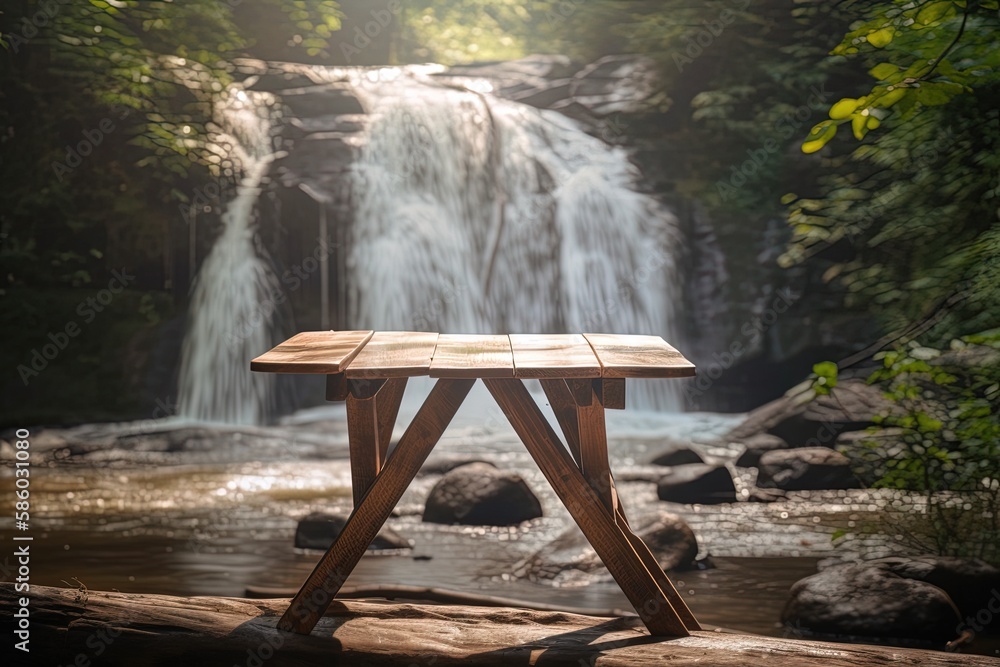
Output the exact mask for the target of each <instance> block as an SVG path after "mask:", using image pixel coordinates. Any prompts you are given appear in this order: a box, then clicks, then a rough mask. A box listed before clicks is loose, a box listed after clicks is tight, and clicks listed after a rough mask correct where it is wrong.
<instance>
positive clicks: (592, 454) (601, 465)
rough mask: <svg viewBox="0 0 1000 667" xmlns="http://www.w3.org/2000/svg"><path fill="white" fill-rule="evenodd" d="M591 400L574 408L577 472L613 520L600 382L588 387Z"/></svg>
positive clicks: (609, 469) (596, 381)
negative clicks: (578, 442)
mask: <svg viewBox="0 0 1000 667" xmlns="http://www.w3.org/2000/svg"><path fill="white" fill-rule="evenodd" d="M588 389H589V390H590V400H589V401H587V402H586V403H585V404H581V402H580V401H579V400H578V401H577V404H576V423H577V425H578V428H579V437H580V472H582V473H583V477H584V479H586V480H587V483H588V484H590V488H592V489H593V490H594V491H595V492H596V493H597V495H598V497H599V498H600V499H601V502H602V503H604V506H605V507H606V508H607V509H608V512H610V514H611V516H612V517H614V516H615V499H614V495H613V494H612V492H611V465H610V463H609V462H608V436H607V431H606V430H605V426H604V404H603V403H601V381H600V380H592V381H591V383H590V387H588Z"/></svg>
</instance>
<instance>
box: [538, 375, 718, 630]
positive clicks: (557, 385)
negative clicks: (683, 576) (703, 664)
mask: <svg viewBox="0 0 1000 667" xmlns="http://www.w3.org/2000/svg"><path fill="white" fill-rule="evenodd" d="M541 382H542V388H543V389H544V390H545V395H546V396H547V397H548V399H549V404H550V405H551V406H552V411H553V412H554V413H555V415H556V419H557V421H558V422H559V426H560V428H561V429H562V432H563V435H564V436H565V438H566V443H567V445H568V446H569V449H570V451H576V452H577V455H576V458H577V461H580V460H581V457H580V452H581V446H580V441H581V438H582V437H583V434H582V430H583V429H582V428H581V422H580V421H579V419H578V416H577V415H578V412H577V411H576V410H575V408H574V404H575V401H574V396H575V394H574V393H573V392H571V391H570V390H569V388H568V387H567V386H566V383H565V382H564V381H562V380H542V381H541ZM602 384H603V383H602ZM602 389H603V387H602ZM577 393H580V392H577ZM622 394H624V392H622ZM601 421H602V426H603V418H602V419H601ZM602 430H603V429H602ZM606 448H607V445H605V452H606V451H607V449H606ZM605 460H607V456H606V454H605ZM581 467H582V466H581ZM603 480H607V481H606V482H605V481H603ZM587 481H588V482H589V483H590V484H591V486H594V485H595V483H596V485H597V486H596V487H595V488H594V490H595V491H596V492H597V493H599V494H600V493H601V491H602V489H605V488H610V491H611V496H612V502H613V506H614V508H615V509H614V514H613V516H614V519H615V522H616V523H617V525H618V528H619V529H620V530H621V531H622V534H623V535H624V536H625V538H626V539H627V540H628V542H629V544H630V545H631V546H632V548H633V550H634V551H635V553H636V555H637V556H638V557H639V559H640V560H641V561H642V564H643V566H644V567H645V568H646V570H647V571H648V572H649V574H650V576H651V577H653V579H654V580H655V581H656V584H657V586H658V587H659V588H660V590H661V591H662V592H663V594H664V596H665V597H666V598H667V599H668V600H670V604H672V605H673V607H674V609H675V610H676V611H677V614H678V615H679V616H680V617H681V619H683V621H684V625H685V626H687V629H688V630H701V625H700V624H699V623H698V620H697V619H696V618H695V616H694V614H693V613H692V612H691V609H690V608H689V607H688V606H687V603H686V602H684V598H682V597H681V596H680V593H678V592H677V589H676V588H675V587H674V585H673V582H671V581H670V578H669V577H668V576H667V574H666V573H665V572H664V571H663V568H661V567H660V564H659V562H657V560H656V556H654V555H653V553H652V552H651V551H650V550H649V547H647V546H646V544H645V543H644V542H643V541H642V540H641V539H640V538H639V536H637V535H636V534H635V533H633V532H632V529H631V527H630V526H629V522H628V518H627V517H626V516H625V509H624V507H623V506H622V505H621V503H620V502H619V501H618V492H617V490H616V489H615V482H614V476H613V475H612V474H611V471H610V466H609V467H608V476H607V477H606V478H603V479H596V480H595V479H591V478H588V479H587Z"/></svg>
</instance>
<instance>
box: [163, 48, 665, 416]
mask: <svg viewBox="0 0 1000 667" xmlns="http://www.w3.org/2000/svg"><path fill="white" fill-rule="evenodd" d="M386 72H392V73H394V75H392V74H390V75H384V74H385V72H379V73H378V74H379V75H378V76H370V75H371V73H372V72H371V71H369V70H361V69H356V70H351V69H346V70H345V69H334V70H317V75H320V74H322V75H323V76H326V77H328V78H330V79H331V80H337V81H339V82H343V81H349V82H350V83H351V85H352V88H353V92H354V93H355V94H356V95H357V96H358V98H359V100H360V101H361V102H362V103H363V104H364V105H365V107H366V116H365V118H366V121H365V128H364V130H363V132H362V140H361V148H360V156H359V157H358V159H357V161H356V163H355V164H354V165H353V168H352V171H351V175H350V188H349V189H350V193H349V195H348V196H349V198H350V201H351V202H352V207H353V211H354V213H353V219H352V220H335V221H334V224H336V225H342V226H346V227H348V234H347V238H349V243H348V254H347V259H346V262H347V271H348V276H347V280H346V281H345V284H344V285H341V293H340V294H339V296H338V298H339V299H342V300H343V301H344V303H346V304H347V306H348V313H349V314H348V322H347V327H349V328H358V329H369V328H371V329H380V330H429V331H439V332H444V333H462V332H465V333H490V332H496V333H507V332H517V333H542V332H566V331H568V332H610V333H615V332H617V333H639V334H657V335H662V336H664V337H665V338H667V339H668V340H671V341H675V342H676V339H677V332H678V329H679V327H678V326H676V323H677V313H675V312H674V307H675V305H674V304H676V303H677V302H678V301H679V299H680V290H679V276H678V275H677V273H676V271H675V266H676V262H675V254H676V248H677V247H678V246H679V239H678V233H677V221H676V218H675V217H674V216H673V215H672V214H671V213H670V212H669V211H668V210H666V209H665V208H664V207H663V206H662V205H661V204H660V203H659V202H658V201H656V200H655V199H654V198H652V197H650V196H647V195H644V194H641V193H639V192H638V191H637V188H638V181H639V178H640V175H639V174H638V173H637V172H636V170H635V169H634V167H633V166H632V165H631V163H630V162H629V161H628V158H627V156H626V154H625V153H624V151H623V150H621V149H620V148H614V147H611V146H609V145H607V144H605V143H604V142H603V141H601V140H600V139H597V138H595V137H592V136H590V135H588V134H587V133H586V132H585V131H584V130H583V128H582V127H580V126H579V125H578V124H577V123H576V122H575V121H573V120H570V119H569V118H567V117H565V116H563V115H561V114H559V113H556V112H551V111H544V110H538V109H535V108H533V107H529V106H526V105H523V104H518V103H515V102H510V101H506V100H503V99H500V98H497V97H494V96H492V95H490V94H489V92H488V90H487V89H488V87H489V86H488V84H486V83H485V82H483V81H481V80H470V81H468V82H466V83H467V84H468V88H462V87H461V86H456V85H454V84H444V83H441V82H438V81H435V80H433V79H432V78H431V77H429V76H428V75H427V73H428V69H427V68H419V67H414V68H406V69H391V70H386ZM217 107H218V108H217V117H218V122H219V124H220V125H222V127H223V129H224V135H223V136H224V137H225V139H226V140H227V141H228V143H229V144H230V145H231V146H232V148H231V149H230V150H231V151H235V152H237V153H238V157H239V160H238V161H239V163H240V164H242V165H243V175H244V178H243V182H242V184H241V186H240V187H239V189H238V192H237V195H236V196H235V198H234V199H233V200H232V201H230V202H229V204H228V205H227V207H226V210H225V213H224V215H223V223H224V225H225V227H224V231H223V233H222V234H221V236H220V237H219V239H218V240H217V241H216V242H215V245H214V247H213V248H212V251H211V253H210V254H209V255H208V257H207V258H206V259H205V262H204V263H203V265H202V267H201V269H200V271H199V274H198V278H197V282H196V286H195V291H194V295H193V297H192V301H191V310H190V325H189V328H188V332H187V335H186V338H185V341H184V359H183V363H182V371H181V382H180V413H181V414H182V415H183V416H185V417H190V418H194V419H202V420H209V421H218V422H228V423H237V424H259V423H266V422H267V421H268V420H269V419H271V418H272V417H273V416H274V415H275V413H276V411H277V407H276V402H275V401H276V399H275V391H274V385H273V381H272V380H271V379H269V378H268V377H267V376H258V375H253V374H251V373H250V372H249V369H248V368H247V361H248V360H249V359H251V358H253V357H254V356H256V355H258V354H260V353H261V352H262V351H265V350H267V349H268V348H269V347H270V346H271V345H272V344H274V342H275V340H276V338H277V337H278V336H276V332H277V331H279V330H280V322H279V321H278V320H279V319H280V318H278V317H277V316H276V314H275V313H274V309H273V308H269V309H264V308H262V304H268V303H270V302H272V301H273V300H274V297H273V295H274V294H275V293H276V290H280V289H281V286H280V283H279V281H277V280H276V279H275V276H274V273H273V272H272V271H271V270H270V268H269V267H270V264H271V262H270V260H269V259H268V258H267V256H266V252H265V251H263V250H262V249H261V248H259V247H257V246H256V245H255V243H254V235H255V233H256V222H255V211H256V207H255V202H256V200H257V198H258V196H259V194H260V185H261V179H262V178H263V177H264V176H265V174H266V173H267V169H268V166H269V164H270V162H271V160H272V158H273V156H274V153H275V147H274V145H273V142H272V136H273V134H274V131H275V125H276V123H277V120H276V119H275V118H274V117H273V112H271V111H270V110H271V109H273V108H274V107H275V99H274V98H273V97H272V96H271V95H269V94H266V93H259V92H253V91H244V90H242V89H240V88H238V87H234V88H232V89H230V90H229V91H227V94H226V95H225V96H224V98H223V100H222V102H221V103H219V104H218V105H217ZM291 150H292V151H294V150H295V149H294V147H292V148H291ZM327 194H330V193H327ZM330 196H334V195H332V194H330ZM341 196H343V195H341ZM286 224H292V223H291V222H286ZM247 323H251V324H250V325H248V324H247ZM632 389H633V391H631V392H630V394H629V401H630V405H631V406H633V407H639V408H660V409H668V410H676V409H678V408H679V395H678V392H677V388H676V383H669V382H653V383H649V382H643V381H639V382H636V383H635V386H634V387H633V388H632Z"/></svg>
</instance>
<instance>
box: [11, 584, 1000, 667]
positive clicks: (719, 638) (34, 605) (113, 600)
mask: <svg viewBox="0 0 1000 667" xmlns="http://www.w3.org/2000/svg"><path fill="white" fill-rule="evenodd" d="M30 594H31V604H30V607H29V609H30V616H29V619H30V633H31V635H30V644H29V648H30V649H31V653H30V656H24V657H25V658H29V659H27V660H21V661H19V662H18V663H17V664H32V665H80V666H82V667H86V666H87V665H115V666H117V665H122V666H123V667H124V666H128V667H147V666H150V667H167V666H168V665H169V666H171V667H176V665H184V667H192V666H194V665H213V666H215V665H222V666H228V665H245V666H246V667H263V666H264V665H281V666H286V665H290V666H298V665H301V666H306V665H337V664H347V665H362V664H363V665H417V666H418V667H431V666H433V667H440V666H441V665H496V666H498V667H499V666H501V665H503V666H507V665H532V664H539V665H545V664H548V665H552V664H561V665H580V664H587V665H604V666H609V667H611V666H621V667H626V666H628V667H633V666H638V667H642V666H643V665H662V664H667V663H669V664H670V665H672V666H673V667H685V666H689V665H699V666H704V665H716V666H721V667H725V666H727V665H755V666H756V665H765V666H766V665H796V666H797V667H848V666H850V667H864V666H865V665H878V666H879V667H885V666H887V665H900V666H902V665H906V666H907V667H913V666H915V665H926V666H928V667H946V666H952V667H959V666H961V667H987V666H989V665H992V666H993V667H996V665H997V664H998V662H997V661H996V660H995V659H992V658H985V657H979V656H969V655H954V654H947V653H934V652H929V651H921V650H915V649H903V648H894V647H878V646H862V645H846V644H833V643H827V642H809V641H799V640H792V639H777V638H772V637H759V636H755V635H741V634H724V633H716V632H701V631H699V632H694V633H692V634H691V636H689V637H685V638H683V639H675V640H661V639H655V638H651V637H650V636H649V635H648V634H647V633H646V630H645V629H644V628H642V626H641V625H639V623H638V619H627V618H615V619H607V618H593V617H589V616H581V615H577V614H566V613H552V612H540V611H529V610H524V609H509V608H482V607H465V606H433V605H409V604H389V603H376V602H360V601H336V602H334V604H333V605H332V606H331V607H330V610H329V612H328V613H327V614H326V616H324V617H323V618H322V619H321V620H320V622H319V625H317V626H316V628H315V629H314V630H313V633H312V634H311V635H307V636H300V635H294V634H287V633H283V632H279V631H278V630H276V628H275V625H276V623H277V621H278V617H279V616H280V614H281V613H282V612H283V611H284V610H285V608H286V607H287V606H288V601H287V600H241V599H233V598H212V597H196V598H181V597H171V596H166V595H145V594H129V593H102V592H89V593H88V592H82V591H77V590H73V589H62V588H47V587H41V586H32V587H31V593H30ZM18 597H20V594H17V593H15V592H14V588H13V584H0V626H3V627H2V631H3V635H4V636H5V637H7V641H8V642H11V643H13V640H12V637H13V635H12V632H11V631H12V625H13V623H14V620H15V619H14V617H13V614H14V611H15V609H16V605H17V598H18ZM11 653H16V651H11V650H8V649H5V654H7V655H10V654H11Z"/></svg>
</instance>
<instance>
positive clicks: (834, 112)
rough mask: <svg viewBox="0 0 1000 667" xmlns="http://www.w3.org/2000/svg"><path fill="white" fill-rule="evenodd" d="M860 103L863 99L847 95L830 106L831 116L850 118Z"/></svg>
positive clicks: (834, 118) (833, 117)
mask: <svg viewBox="0 0 1000 667" xmlns="http://www.w3.org/2000/svg"><path fill="white" fill-rule="evenodd" d="M860 105H861V100H857V99H854V98H853V97H845V98H844V99H842V100H840V101H839V102H837V103H836V104H834V105H833V106H832V107H830V118H832V119H833V120H843V119H844V118H848V117H850V115H851V114H852V113H854V112H855V110H857V108H858V107H859V106H860Z"/></svg>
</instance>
